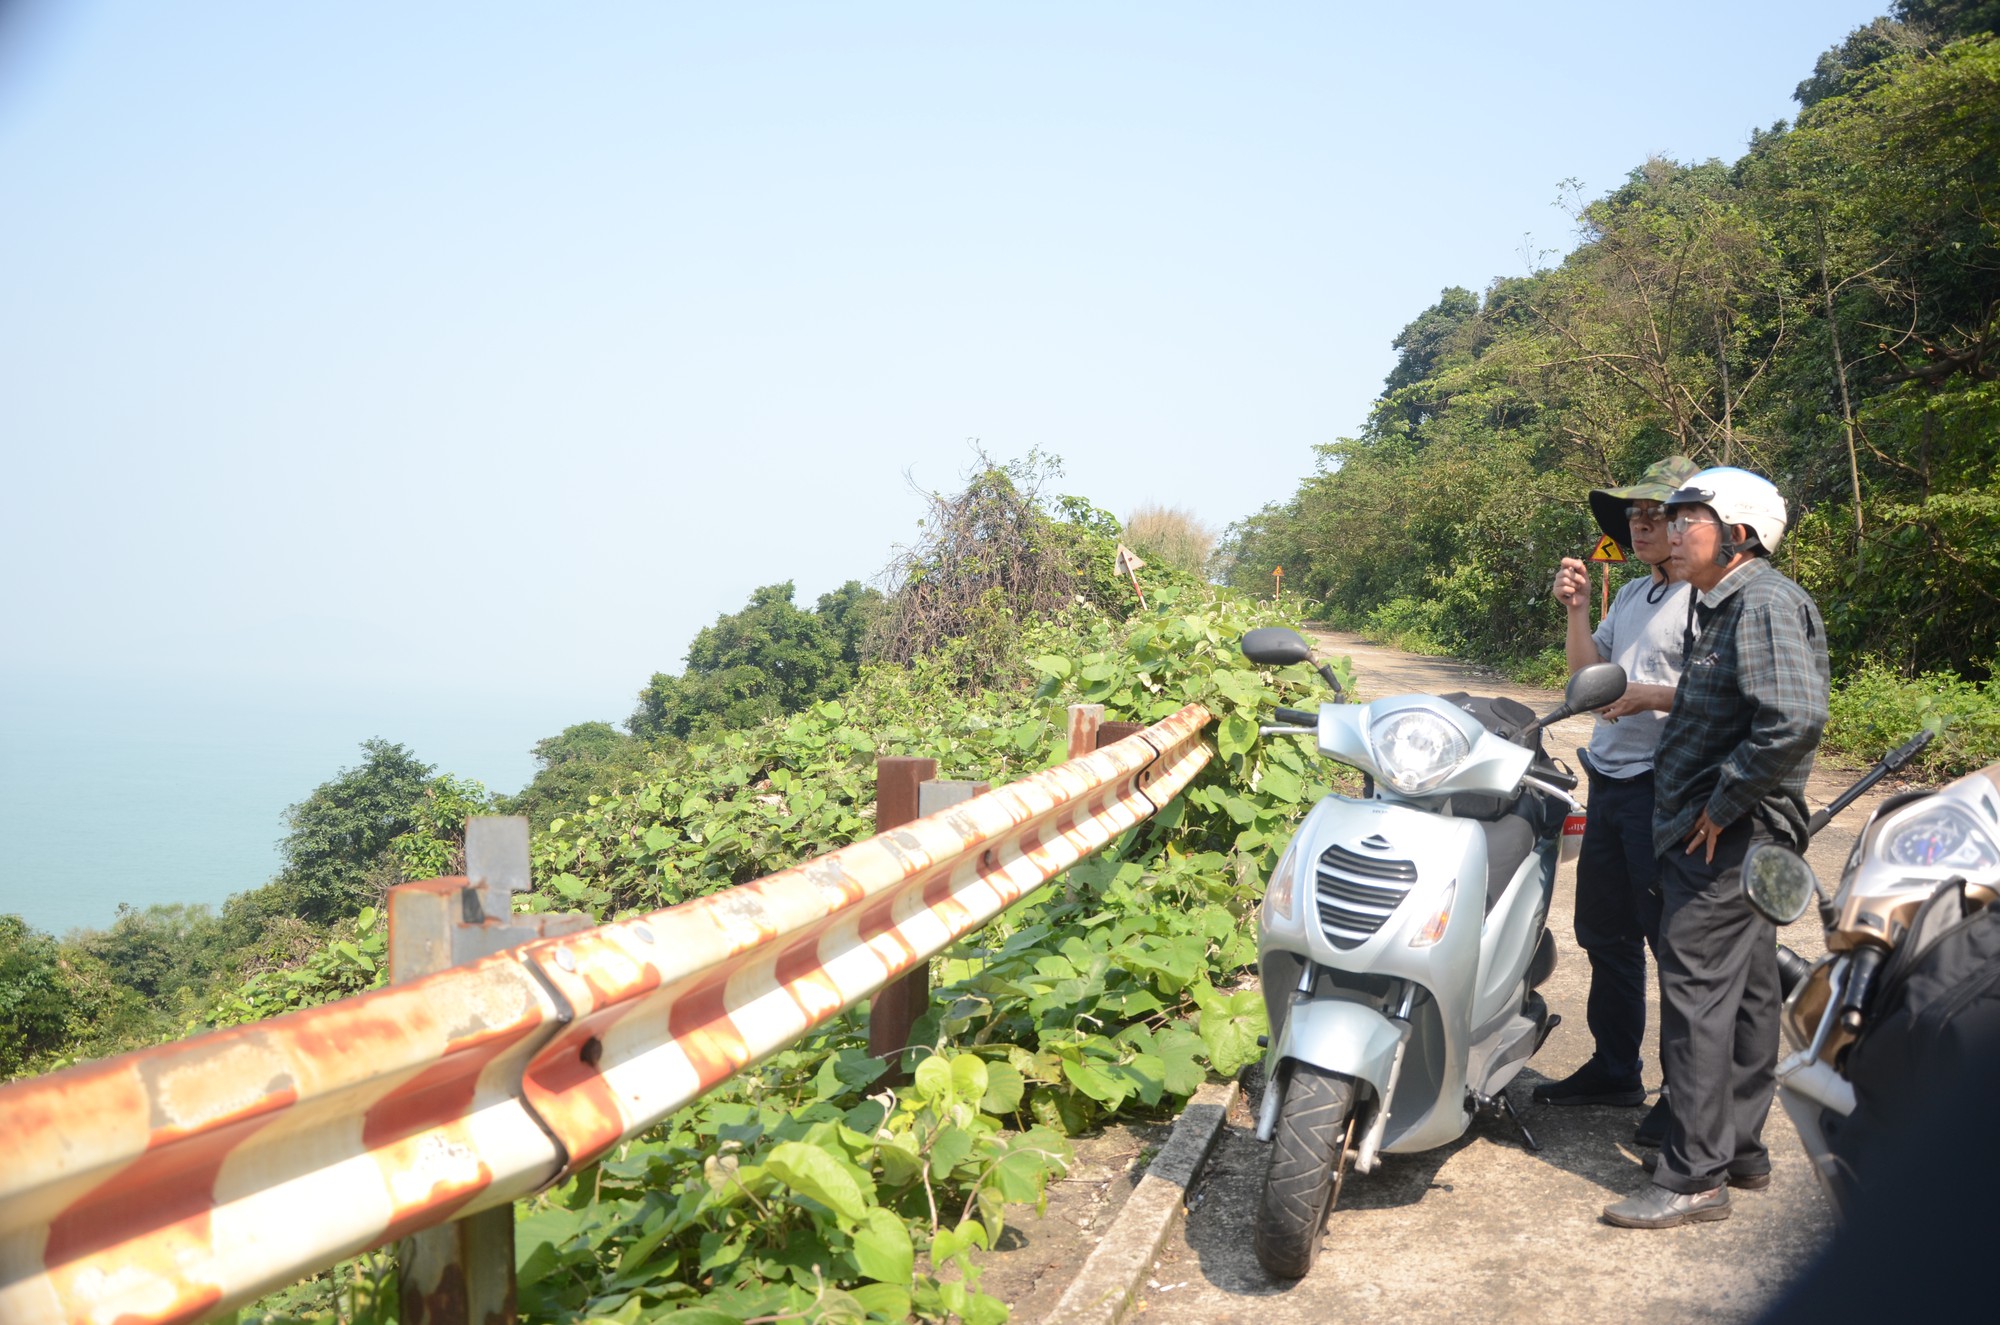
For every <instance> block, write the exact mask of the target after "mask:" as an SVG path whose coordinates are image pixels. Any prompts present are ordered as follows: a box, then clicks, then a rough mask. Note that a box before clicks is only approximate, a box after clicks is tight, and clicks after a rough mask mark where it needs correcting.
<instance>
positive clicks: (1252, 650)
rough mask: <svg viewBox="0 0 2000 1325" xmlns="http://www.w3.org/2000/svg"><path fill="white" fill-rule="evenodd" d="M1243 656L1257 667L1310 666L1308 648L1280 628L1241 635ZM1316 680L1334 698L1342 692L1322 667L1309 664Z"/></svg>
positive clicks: (1296, 635) (1299, 637) (1293, 632)
mask: <svg viewBox="0 0 2000 1325" xmlns="http://www.w3.org/2000/svg"><path fill="white" fill-rule="evenodd" d="M1241 647H1242V649H1243V656H1244V657H1245V658H1248V659H1249V660H1250V661H1251V662H1253V663H1256V664H1257V665H1258V666H1260V667H1288V666H1290V665H1291V664H1293V663H1312V662H1313V651H1312V645H1310V644H1308V643H1306V641H1305V637H1304V636H1302V635H1300V634H1299V632H1298V631H1296V630H1286V629H1285V628H1284V627H1283V626H1259V627H1258V628H1257V629H1255V630H1249V631H1245V632H1244V633H1243V641H1242V645H1241ZM1313 667H1314V668H1315V669H1316V670H1317V671H1318V672H1319V674H1320V677H1321V678H1322V679H1323V680H1325V682H1326V683H1327V685H1328V686H1329V687H1330V688H1331V689H1332V690H1333V693H1334V695H1335V697H1336V698H1339V697H1343V696H1344V695H1345V694H1346V692H1345V691H1344V690H1343V689H1342V688H1341V685H1340V678H1339V677H1337V676H1335V675H1334V674H1333V669H1332V668H1331V667H1328V666H1327V665H1326V664H1325V663H1313Z"/></svg>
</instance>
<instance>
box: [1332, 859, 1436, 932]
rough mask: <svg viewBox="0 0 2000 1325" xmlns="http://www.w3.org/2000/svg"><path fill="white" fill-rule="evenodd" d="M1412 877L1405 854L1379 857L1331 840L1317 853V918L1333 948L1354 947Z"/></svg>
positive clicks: (1413, 880)
mask: <svg viewBox="0 0 2000 1325" xmlns="http://www.w3.org/2000/svg"><path fill="white" fill-rule="evenodd" d="M1416 882H1417V867H1416V865H1415V863H1414V862H1412V861H1407V860H1381V859H1377V858H1376V857H1373V856H1364V855H1361V854H1360V853H1358V852H1354V851H1349V850H1348V849H1347V848H1346V847H1343V846H1337V845H1336V846H1330V847H1328V848H1327V849H1326V850H1325V851H1324V852H1323V853H1321V855H1320V858H1319V869H1318V871H1317V884H1318V888H1317V890H1316V891H1317V896H1318V901H1319V924H1320V928H1321V929H1322V930H1324V931H1325V932H1326V937H1327V939H1328V941H1329V942H1331V943H1332V944H1333V946H1334V947H1336V948H1354V947H1359V946H1360V945H1361V944H1363V943H1365V942H1367V941H1368V940H1369V939H1371V938H1373V937H1374V936H1375V931H1376V930H1379V929H1380V928H1382V922H1383V921H1385V920H1387V919H1388V918H1389V916H1390V914H1391V913H1392V912H1394V911H1395V909H1396V907H1397V906H1398V905H1400V904H1401V903H1402V900H1403V899H1404V898H1405V897H1407V896H1409V892H1410V889H1411V888H1412V887H1413V886H1414V885H1415V884H1416Z"/></svg>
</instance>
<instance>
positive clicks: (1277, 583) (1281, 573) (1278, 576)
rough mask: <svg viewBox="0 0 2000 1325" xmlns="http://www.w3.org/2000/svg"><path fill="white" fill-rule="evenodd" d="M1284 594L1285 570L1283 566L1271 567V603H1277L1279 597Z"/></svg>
mask: <svg viewBox="0 0 2000 1325" xmlns="http://www.w3.org/2000/svg"><path fill="white" fill-rule="evenodd" d="M1284 592H1285V568H1284V567H1283V566H1273V567H1271V601H1272V602H1274V603H1275V602H1277V601H1278V598H1279V596H1280V595H1282V594H1283V593H1284Z"/></svg>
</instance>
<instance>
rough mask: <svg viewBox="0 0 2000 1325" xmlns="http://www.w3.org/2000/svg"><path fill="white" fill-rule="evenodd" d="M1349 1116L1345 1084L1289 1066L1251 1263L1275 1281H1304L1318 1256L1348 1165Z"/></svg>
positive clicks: (1350, 1099)
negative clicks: (1344, 1167)
mask: <svg viewBox="0 0 2000 1325" xmlns="http://www.w3.org/2000/svg"><path fill="white" fill-rule="evenodd" d="M1271 1088H1273V1089H1275V1088H1276V1083H1275V1082H1274V1083H1272V1087H1271ZM1353 1110H1354V1082H1353V1080H1352V1079H1351V1078H1348V1077H1344V1076H1340V1075H1338V1074H1337V1073H1333V1072H1328V1071H1325V1070H1323V1069H1321V1068H1317V1067H1314V1066H1313V1065H1312V1064H1310V1063H1293V1064H1292V1065H1291V1080H1290V1081H1289V1082H1288V1083H1287V1084H1286V1085H1285V1099H1284V1103H1283V1104H1282V1105H1280V1106H1279V1108H1278V1126H1277V1130H1276V1132H1275V1133H1274V1134H1273V1135H1272V1137H1271V1166H1270V1168H1269V1169H1268V1170H1266V1171H1265V1174H1264V1195H1263V1199H1262V1200H1261V1201H1260V1202H1259V1204H1258V1207H1257V1235H1256V1243H1257V1261H1258V1263H1259V1264H1261V1265H1262V1266H1263V1267H1264V1268H1265V1269H1266V1270H1268V1271H1269V1272H1270V1273H1271V1274H1273V1275H1276V1276H1277V1277H1278V1278H1280V1279H1302V1278H1304V1277H1305V1274H1306V1272H1307V1271H1308V1270H1310V1269H1312V1264H1313V1259H1314V1257H1316V1256H1318V1255H1319V1243H1320V1234H1321V1232H1322V1231H1324V1229H1325V1228H1326V1219H1327V1216H1328V1215H1329V1214H1331V1213H1332V1212H1333V1201H1334V1196H1335V1194H1336V1191H1337V1190H1338V1188H1337V1185H1336V1181H1335V1180H1336V1179H1337V1178H1338V1177H1339V1176H1340V1169H1341V1165H1343V1164H1345V1163H1346V1162H1347V1154H1346V1150H1347V1123H1348V1115H1349V1114H1350V1113H1352V1112H1353Z"/></svg>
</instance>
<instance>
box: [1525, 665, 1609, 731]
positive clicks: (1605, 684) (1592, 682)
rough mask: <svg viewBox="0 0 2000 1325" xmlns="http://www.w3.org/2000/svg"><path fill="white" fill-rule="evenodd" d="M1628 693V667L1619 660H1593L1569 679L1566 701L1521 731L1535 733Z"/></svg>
mask: <svg viewBox="0 0 2000 1325" xmlns="http://www.w3.org/2000/svg"><path fill="white" fill-rule="evenodd" d="M1624 693H1625V669H1624V668H1623V667H1620V666H1619V665H1618V664H1617V663H1592V664H1591V665H1590V666H1588V667H1585V668H1583V669H1582V670H1580V671H1578V672H1576V673H1575V674H1573V675H1572V676H1571V677H1570V678H1569V685H1568V686H1567V687H1566V688H1565V689H1564V691H1563V702H1562V703H1560V704H1558V705H1556V706H1555V707H1554V708H1552V709H1550V710H1549V711H1548V712H1547V713H1544V714H1543V715H1542V716H1541V717H1539V718H1536V719H1535V720H1534V721H1533V722H1531V723H1529V724H1528V725H1527V727H1526V728H1524V729H1523V730H1522V732H1521V735H1522V736H1531V735H1533V734H1534V733H1536V732H1538V731H1540V730H1541V729H1542V728H1544V727H1546V726H1548V725H1549V724H1551V723H1556V722H1561V721H1562V720H1563V719H1564V718H1568V717H1573V716H1574V715H1576V714H1578V713H1588V712H1589V711H1590V710H1592V709H1601V708H1603V707H1604V706H1605V705H1606V704H1609V703H1610V702H1611V701H1612V700H1614V699H1616V698H1618V696H1620V695H1622V694H1624Z"/></svg>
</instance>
